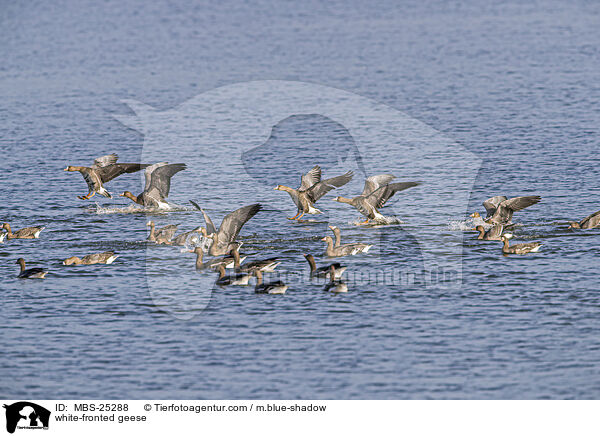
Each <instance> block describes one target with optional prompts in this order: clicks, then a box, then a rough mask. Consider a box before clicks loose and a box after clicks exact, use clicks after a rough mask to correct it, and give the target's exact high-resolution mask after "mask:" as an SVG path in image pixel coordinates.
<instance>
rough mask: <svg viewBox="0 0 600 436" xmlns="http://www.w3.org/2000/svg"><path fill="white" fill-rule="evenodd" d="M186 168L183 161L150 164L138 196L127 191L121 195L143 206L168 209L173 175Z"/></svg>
mask: <svg viewBox="0 0 600 436" xmlns="http://www.w3.org/2000/svg"><path fill="white" fill-rule="evenodd" d="M185 169H186V165H185V164H183V163H176V164H169V163H168V162H160V163H155V164H153V165H150V166H149V167H147V168H146V170H145V171H144V178H145V186H144V191H143V192H142V193H141V194H140V195H138V196H137V197H136V196H135V195H133V194H132V193H131V192H129V191H125V192H123V193H122V194H121V197H127V198H129V199H130V200H131V201H133V202H135V203H137V204H139V205H142V206H149V207H158V208H159V209H166V208H168V207H169V204H168V203H167V201H166V198H167V197H168V196H169V192H170V190H171V177H173V176H174V175H175V174H177V173H178V172H179V171H183V170H185Z"/></svg>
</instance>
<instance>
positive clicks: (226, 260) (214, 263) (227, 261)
mask: <svg viewBox="0 0 600 436" xmlns="http://www.w3.org/2000/svg"><path fill="white" fill-rule="evenodd" d="M191 252H192V253H196V269H207V268H212V269H218V268H219V266H221V265H223V266H224V267H225V268H233V267H234V265H235V259H234V258H233V257H232V256H221V257H215V258H213V259H211V260H209V261H208V262H203V258H204V251H203V250H202V247H196V248H194V249H193V250H192V251H191ZM245 258H246V257H242V258H241V262H243V261H244V259H245Z"/></svg>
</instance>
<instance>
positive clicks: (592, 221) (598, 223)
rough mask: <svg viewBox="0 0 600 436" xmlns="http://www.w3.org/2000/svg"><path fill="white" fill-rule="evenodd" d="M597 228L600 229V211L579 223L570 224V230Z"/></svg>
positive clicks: (572, 222)
mask: <svg viewBox="0 0 600 436" xmlns="http://www.w3.org/2000/svg"><path fill="white" fill-rule="evenodd" d="M595 227H600V210H599V211H598V212H594V213H593V214H591V215H590V216H588V217H585V218H584V219H582V220H581V221H579V222H576V221H571V222H569V228H570V229H593V228H595Z"/></svg>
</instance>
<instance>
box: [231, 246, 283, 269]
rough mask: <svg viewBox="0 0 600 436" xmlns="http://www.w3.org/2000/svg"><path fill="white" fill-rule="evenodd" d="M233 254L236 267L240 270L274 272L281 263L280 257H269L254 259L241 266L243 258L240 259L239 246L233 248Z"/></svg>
mask: <svg viewBox="0 0 600 436" xmlns="http://www.w3.org/2000/svg"><path fill="white" fill-rule="evenodd" d="M231 255H232V256H233V259H234V268H235V269H236V270H239V271H240V272H253V271H257V270H258V271H261V272H273V271H275V268H277V266H278V265H279V264H280V263H281V262H280V261H279V258H278V257H269V258H268V259H260V260H253V261H252V262H248V263H247V264H245V265H244V266H243V267H241V266H240V264H241V263H242V261H243V260H242V259H240V252H239V247H235V248H234V249H232V250H231ZM244 259H245V257H244Z"/></svg>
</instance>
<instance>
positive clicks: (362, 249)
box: [328, 226, 372, 253]
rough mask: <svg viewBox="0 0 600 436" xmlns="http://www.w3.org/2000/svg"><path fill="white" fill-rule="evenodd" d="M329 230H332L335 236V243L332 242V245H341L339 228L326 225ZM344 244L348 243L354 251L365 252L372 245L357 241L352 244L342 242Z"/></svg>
mask: <svg viewBox="0 0 600 436" xmlns="http://www.w3.org/2000/svg"><path fill="white" fill-rule="evenodd" d="M328 227H329V228H330V229H331V231H332V232H333V234H334V236H335V243H334V247H339V246H341V245H342V232H341V231H340V228H339V227H337V226H328ZM344 245H350V246H352V247H355V248H356V250H357V251H356V253H367V252H368V251H369V250H370V249H371V247H372V245H369V244H362V243H360V242H358V243H354V244H344Z"/></svg>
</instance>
